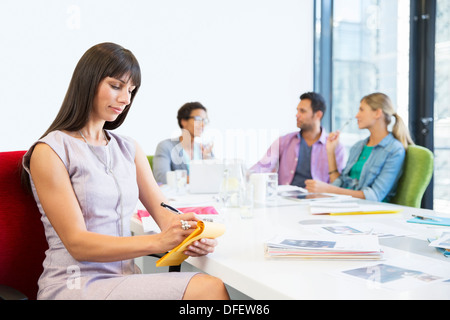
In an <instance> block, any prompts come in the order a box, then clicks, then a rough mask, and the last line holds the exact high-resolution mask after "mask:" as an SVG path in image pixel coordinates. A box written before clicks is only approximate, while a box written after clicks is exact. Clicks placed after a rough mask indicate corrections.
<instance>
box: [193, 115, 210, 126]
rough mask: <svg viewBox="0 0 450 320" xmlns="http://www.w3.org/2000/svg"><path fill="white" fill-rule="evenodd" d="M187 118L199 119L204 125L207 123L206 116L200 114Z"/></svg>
mask: <svg viewBox="0 0 450 320" xmlns="http://www.w3.org/2000/svg"><path fill="white" fill-rule="evenodd" d="M188 119H194V121H201V122H203V125H205V126H206V125H207V124H208V123H209V119H208V118H202V117H200V116H193V117H189V118H188Z"/></svg>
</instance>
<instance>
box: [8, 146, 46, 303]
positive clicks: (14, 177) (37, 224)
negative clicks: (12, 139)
mask: <svg viewBox="0 0 450 320" xmlns="http://www.w3.org/2000/svg"><path fill="white" fill-rule="evenodd" d="M24 154H25V151H13V152H0V299H8V298H19V299H20V298H21V299H27V298H28V299H30V300H34V299H36V295H37V291H38V285H37V281H38V278H39V276H40V275H41V273H42V271H43V266H42V262H43V261H44V257H45V251H46V250H47V249H48V245H47V241H46V239H45V234H44V227H43V225H42V222H41V220H40V218H41V214H40V212H39V210H38V207H37V205H36V201H35V200H34V198H33V196H32V195H31V194H27V192H25V190H24V189H23V188H22V185H21V181H20V172H21V168H22V157H23V155H24ZM16 290H18V291H19V292H20V293H22V294H23V295H22V296H21V295H19V293H18V292H17V291H16Z"/></svg>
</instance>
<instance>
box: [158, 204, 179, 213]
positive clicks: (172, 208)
mask: <svg viewBox="0 0 450 320" xmlns="http://www.w3.org/2000/svg"><path fill="white" fill-rule="evenodd" d="M161 207H164V208H166V209H168V210H170V211H172V212H174V213H176V214H183V212H181V211H180V210H178V209H176V208H174V207H172V206H169V205H168V204H165V203H164V202H161Z"/></svg>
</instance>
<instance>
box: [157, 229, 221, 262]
mask: <svg viewBox="0 0 450 320" xmlns="http://www.w3.org/2000/svg"><path fill="white" fill-rule="evenodd" d="M224 233H225V225H223V224H221V223H216V222H208V221H198V222H197V228H196V229H195V230H194V231H193V232H192V233H191V234H190V235H189V236H188V237H187V238H186V239H184V241H183V242H181V243H180V244H179V245H178V246H176V247H175V248H173V249H172V250H171V251H170V252H168V253H166V254H165V255H164V256H163V257H162V258H161V259H159V260H158V261H156V266H157V267H166V266H177V265H179V264H181V263H182V262H183V261H184V260H186V258H187V257H188V256H187V255H185V254H184V253H183V251H185V250H186V248H187V247H188V246H189V245H190V244H191V243H192V242H194V241H196V240H200V239H203V238H209V239H215V238H218V237H220V236H221V235H222V234H224Z"/></svg>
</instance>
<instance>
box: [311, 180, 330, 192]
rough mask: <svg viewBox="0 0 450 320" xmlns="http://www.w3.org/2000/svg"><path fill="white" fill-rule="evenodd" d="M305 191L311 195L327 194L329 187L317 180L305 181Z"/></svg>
mask: <svg viewBox="0 0 450 320" xmlns="http://www.w3.org/2000/svg"><path fill="white" fill-rule="evenodd" d="M305 189H306V190H308V192H311V193H321V192H328V191H329V189H330V185H329V184H328V183H326V182H322V181H318V180H306V181H305Z"/></svg>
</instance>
